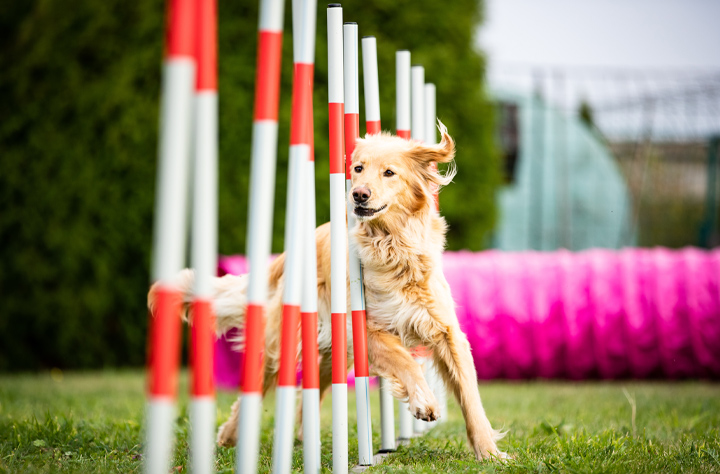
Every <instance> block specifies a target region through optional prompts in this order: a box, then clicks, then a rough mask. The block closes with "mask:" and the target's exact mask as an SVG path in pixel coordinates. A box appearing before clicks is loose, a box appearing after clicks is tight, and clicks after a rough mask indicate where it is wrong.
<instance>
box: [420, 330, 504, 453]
mask: <svg viewBox="0 0 720 474" xmlns="http://www.w3.org/2000/svg"><path fill="white" fill-rule="evenodd" d="M433 342H434V344H433V358H434V360H435V366H436V368H437V370H438V372H439V373H440V375H441V376H442V377H443V379H444V380H445V385H446V386H447V387H448V388H450V389H451V390H452V392H453V393H454V394H455V398H456V399H457V401H458V403H459V404H460V407H461V409H462V413H463V417H464V418H465V428H466V430H467V436H468V440H469V441H470V444H471V446H472V448H473V450H474V451H475V456H476V457H477V458H478V459H483V458H488V457H492V456H497V457H504V453H501V452H499V451H498V449H497V445H496V444H495V440H496V439H497V438H499V435H498V433H497V432H496V431H494V430H493V429H492V427H491V426H490V421H489V420H488V418H487V416H486V415H485V410H484V409H483V406H482V402H481V401H480V393H479V392H478V387H477V373H476V372H475V365H474V363H473V359H472V354H471V353H470V344H469V343H468V340H467V337H466V336H465V334H464V333H463V332H462V331H461V330H460V328H459V327H458V326H455V325H452V326H449V327H448V328H447V332H446V333H445V334H442V336H440V337H439V338H438V339H437V340H436V341H433Z"/></svg>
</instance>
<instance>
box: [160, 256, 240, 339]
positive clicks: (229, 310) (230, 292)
mask: <svg viewBox="0 0 720 474" xmlns="http://www.w3.org/2000/svg"><path fill="white" fill-rule="evenodd" d="M194 282H195V273H194V272H193V271H192V270H190V269H185V270H182V271H181V272H180V273H178V275H177V278H176V279H175V281H174V282H173V285H174V286H175V288H177V289H178V290H180V294H181V295H182V302H183V311H182V314H181V317H182V318H183V319H184V320H188V321H190V323H191V324H192V305H191V303H192V300H193V286H194ZM247 285H248V276H247V275H229V274H228V275H225V276H223V277H221V278H214V279H213V310H214V312H215V332H216V333H217V334H218V335H221V334H225V333H227V332H228V331H230V330H231V329H233V328H239V329H244V327H245V309H246V307H247ZM158 289H159V284H158V283H155V284H154V285H153V286H152V287H151V288H150V291H149V292H148V297H147V305H148V309H149V310H150V312H151V313H152V314H155V306H156V302H157V291H158ZM243 332H244V331H239V332H238V333H239V334H242V333H243ZM234 342H237V343H240V345H242V342H243V341H234Z"/></svg>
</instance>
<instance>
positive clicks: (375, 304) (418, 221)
mask: <svg viewBox="0 0 720 474" xmlns="http://www.w3.org/2000/svg"><path fill="white" fill-rule="evenodd" d="M445 229H446V224H445V220H444V219H443V218H442V217H440V216H439V215H437V213H435V212H434V211H429V212H423V213H418V215H415V216H411V217H410V218H408V219H407V221H406V222H404V223H402V225H400V226H397V227H395V228H394V229H393V232H392V233H389V232H387V230H385V229H383V228H382V227H378V226H372V225H369V224H367V223H361V224H359V225H358V226H357V227H356V228H355V229H354V230H353V240H354V242H355V248H356V249H357V252H358V255H359V257H360V260H361V262H362V265H363V280H364V283H365V303H366V309H367V318H368V324H371V325H374V326H376V327H378V329H382V330H385V331H388V332H392V333H396V334H398V335H399V336H400V337H401V339H402V340H403V342H404V343H405V344H406V345H407V346H416V345H420V344H424V343H426V342H427V341H424V340H423V337H422V336H421V335H422V334H428V333H429V331H427V327H428V326H437V325H438V324H439V325H440V326H443V324H442V322H441V321H438V320H437V317H436V316H433V315H432V309H433V308H434V306H435V302H436V301H437V299H438V297H439V295H438V291H437V290H438V289H440V288H442V289H446V286H447V283H446V282H445V279H444V277H443V275H442V269H441V262H440V260H441V256H442V250H443V247H444V243H445ZM440 293H442V292H440ZM443 332H444V331H443Z"/></svg>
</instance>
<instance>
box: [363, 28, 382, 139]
mask: <svg viewBox="0 0 720 474" xmlns="http://www.w3.org/2000/svg"><path fill="white" fill-rule="evenodd" d="M361 43H362V58H363V90H364V91H365V129H366V131H367V133H368V134H370V135H374V134H376V133H380V85H379V81H378V64H377V40H376V39H375V37H374V36H363V38H362V41H361Z"/></svg>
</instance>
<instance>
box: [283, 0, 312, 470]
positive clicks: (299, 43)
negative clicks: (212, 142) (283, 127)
mask: <svg viewBox="0 0 720 474" xmlns="http://www.w3.org/2000/svg"><path fill="white" fill-rule="evenodd" d="M292 5H293V9H292V10H293V12H292V13H293V29H294V30H295V31H294V32H293V37H294V38H296V40H295V44H294V48H293V62H294V72H293V92H292V116H291V122H290V159H289V161H290V163H289V171H288V192H287V202H286V209H287V212H286V219H285V268H284V273H283V275H284V279H285V286H284V291H283V313H282V330H281V335H280V367H279V371H278V386H277V392H276V401H275V438H274V443H273V446H274V447H273V472H274V473H276V474H280V473H287V472H290V469H291V468H292V451H293V437H294V430H295V384H296V373H297V349H298V341H297V337H298V326H299V322H300V306H301V303H302V280H301V279H302V265H303V255H302V252H303V249H304V243H303V240H304V237H305V236H306V235H305V234H307V232H306V226H304V220H305V218H306V213H305V211H304V208H305V205H304V203H305V199H306V198H307V194H308V191H309V190H308V189H307V181H308V178H309V177H306V175H305V173H306V171H307V170H308V161H310V148H311V146H312V127H311V124H310V123H311V120H310V119H311V117H312V81H313V62H314V60H315V56H314V51H315V42H314V39H315V1H311V0H293V4H292ZM310 179H311V178H310ZM315 291H317V290H315ZM314 337H315V339H316V340H317V333H316V334H315V336H314ZM313 451H314V450H313ZM310 454H311V455H314V454H315V453H314V452H313V453H310Z"/></svg>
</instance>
